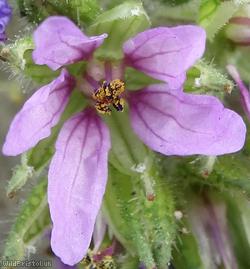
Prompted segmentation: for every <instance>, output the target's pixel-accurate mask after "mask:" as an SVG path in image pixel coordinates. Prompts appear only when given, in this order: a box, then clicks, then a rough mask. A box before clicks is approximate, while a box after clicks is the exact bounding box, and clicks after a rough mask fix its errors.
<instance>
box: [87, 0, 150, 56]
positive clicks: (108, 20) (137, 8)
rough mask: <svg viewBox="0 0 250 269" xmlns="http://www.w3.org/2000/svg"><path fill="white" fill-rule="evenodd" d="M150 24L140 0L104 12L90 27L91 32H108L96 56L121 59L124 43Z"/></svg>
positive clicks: (97, 33) (95, 33) (98, 33)
mask: <svg viewBox="0 0 250 269" xmlns="http://www.w3.org/2000/svg"><path fill="white" fill-rule="evenodd" d="M149 26H150V21H149V18H148V16H147V14H146V12H145V11H144V9H143V6H142V3H141V2H139V1H138V2H125V3H123V4H121V5H119V6H117V7H115V8H113V9H111V10H108V11H106V12H104V13H102V14H101V15H100V16H99V17H97V19H96V20H95V22H94V23H93V24H92V25H91V26H90V28H89V32H90V34H94V35H100V34H103V33H107V34H108V38H106V39H105V41H104V43H103V45H102V46H101V47H100V48H99V49H98V50H97V51H96V56H97V57H98V58H100V59H103V60H104V59H105V60H120V59H121V58H122V57H123V52H122V45H123V43H124V42H125V41H126V40H128V39H129V38H130V37H132V36H134V35H136V34H137V33H138V32H141V31H144V30H145V29H147V28H148V27H149Z"/></svg>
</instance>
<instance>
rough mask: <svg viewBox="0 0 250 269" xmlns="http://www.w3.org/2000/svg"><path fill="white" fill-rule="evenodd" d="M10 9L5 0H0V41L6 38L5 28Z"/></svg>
mask: <svg viewBox="0 0 250 269" xmlns="http://www.w3.org/2000/svg"><path fill="white" fill-rule="evenodd" d="M11 15H12V9H11V7H10V5H9V4H8V1H6V0H0V42H1V41H5V40H6V34H5V28H6V26H7V24H8V23H9V21H10V18H11Z"/></svg>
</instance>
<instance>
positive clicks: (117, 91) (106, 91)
mask: <svg viewBox="0 0 250 269" xmlns="http://www.w3.org/2000/svg"><path fill="white" fill-rule="evenodd" d="M124 91H125V85H124V82H123V81H121V80H120V79H114V80H112V81H111V82H110V83H108V82H107V81H103V83H102V86H101V87H100V88H98V89H97V91H95V93H94V94H93V95H92V97H93V99H94V100H96V103H95V108H96V110H97V111H98V112H99V113H101V114H108V115H110V114H111V109H110V106H111V105H112V106H113V107H114V108H115V109H116V110H117V111H119V112H121V111H123V110H124V105H125V101H124V99H123V98H121V94H122V93H123V92H124Z"/></svg>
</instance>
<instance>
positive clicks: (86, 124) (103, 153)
mask: <svg viewBox="0 0 250 269" xmlns="http://www.w3.org/2000/svg"><path fill="white" fill-rule="evenodd" d="M109 149H110V136H109V131H108V129H107V127H106V125H105V124H104V123H103V122H102V120H101V119H100V118H99V117H98V116H97V115H96V114H95V112H94V111H92V110H90V109H87V110H85V111H84V112H82V113H79V114H78V115H76V116H75V117H73V118H71V119H69V120H68V121H67V122H66V123H65V124H64V126H63V128H62V130H61V132H60V134H59V137H58V140H57V142H56V153H55V155H54V157H53V159H52V162H51V165H50V170H49V185H48V201H49V207H50V214H51V218H52V222H53V230H52V238H51V246H52V250H53V251H54V253H55V254H56V255H57V256H59V257H60V258H61V260H62V261H63V262H64V263H65V264H68V265H74V264H76V263H78V262H79V261H80V260H81V259H82V258H83V257H84V255H86V252H87V250H88V248H89V245H90V241H91V237H92V233H93V230H94V225H95V220H96V217H97V214H98V211H99V209H100V206H101V202H102V197H103V194H104V191H105V186H106V181H107V166H108V152H109Z"/></svg>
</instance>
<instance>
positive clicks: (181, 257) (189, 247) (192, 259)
mask: <svg viewBox="0 0 250 269" xmlns="http://www.w3.org/2000/svg"><path fill="white" fill-rule="evenodd" d="M173 264H174V266H175V268H177V269H203V268H204V266H203V264H202V261H201V257H200V253H199V247H198V244H197V241H196V239H195V237H194V236H193V235H192V233H188V234H181V235H180V236H179V238H178V240H177V241H176V248H175V250H174V251H173Z"/></svg>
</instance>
